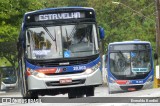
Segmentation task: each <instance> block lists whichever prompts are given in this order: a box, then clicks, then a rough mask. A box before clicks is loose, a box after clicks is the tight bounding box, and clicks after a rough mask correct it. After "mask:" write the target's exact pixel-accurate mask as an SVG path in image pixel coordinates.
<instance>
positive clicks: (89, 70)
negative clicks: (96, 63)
mask: <svg viewBox="0 0 160 106" xmlns="http://www.w3.org/2000/svg"><path fill="white" fill-rule="evenodd" d="M92 72H93V70H92V69H90V68H89V69H87V70H86V71H85V74H91V73H92Z"/></svg>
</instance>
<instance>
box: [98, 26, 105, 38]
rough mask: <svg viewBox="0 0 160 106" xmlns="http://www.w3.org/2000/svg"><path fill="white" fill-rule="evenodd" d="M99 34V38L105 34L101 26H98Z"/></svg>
mask: <svg viewBox="0 0 160 106" xmlns="http://www.w3.org/2000/svg"><path fill="white" fill-rule="evenodd" d="M99 34H100V38H101V39H104V36H105V34H104V29H103V28H102V27H99Z"/></svg>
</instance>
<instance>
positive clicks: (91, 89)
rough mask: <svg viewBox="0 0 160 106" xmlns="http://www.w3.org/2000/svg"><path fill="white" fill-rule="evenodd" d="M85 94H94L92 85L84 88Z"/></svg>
mask: <svg viewBox="0 0 160 106" xmlns="http://www.w3.org/2000/svg"><path fill="white" fill-rule="evenodd" d="M86 96H94V87H88V88H87V89H86Z"/></svg>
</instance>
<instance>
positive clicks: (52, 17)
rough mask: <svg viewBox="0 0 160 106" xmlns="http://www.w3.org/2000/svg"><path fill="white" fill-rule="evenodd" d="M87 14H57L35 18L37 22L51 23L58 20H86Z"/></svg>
mask: <svg viewBox="0 0 160 106" xmlns="http://www.w3.org/2000/svg"><path fill="white" fill-rule="evenodd" d="M84 17H85V14H84V13H82V12H70V13H57V14H41V15H38V16H37V17H35V21H49V20H58V19H74V18H76V19H77V18H84Z"/></svg>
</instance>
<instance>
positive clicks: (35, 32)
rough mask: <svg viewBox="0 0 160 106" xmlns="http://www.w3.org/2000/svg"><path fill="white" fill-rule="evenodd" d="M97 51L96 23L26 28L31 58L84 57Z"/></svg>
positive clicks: (28, 56)
mask: <svg viewBox="0 0 160 106" xmlns="http://www.w3.org/2000/svg"><path fill="white" fill-rule="evenodd" d="M97 53H98V39H97V32H96V26H95V24H78V25H77V24H76V25H62V26H38V27H29V28H27V30H26V56H27V58H29V59H52V58H72V57H84V56H90V55H94V54H97Z"/></svg>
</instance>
